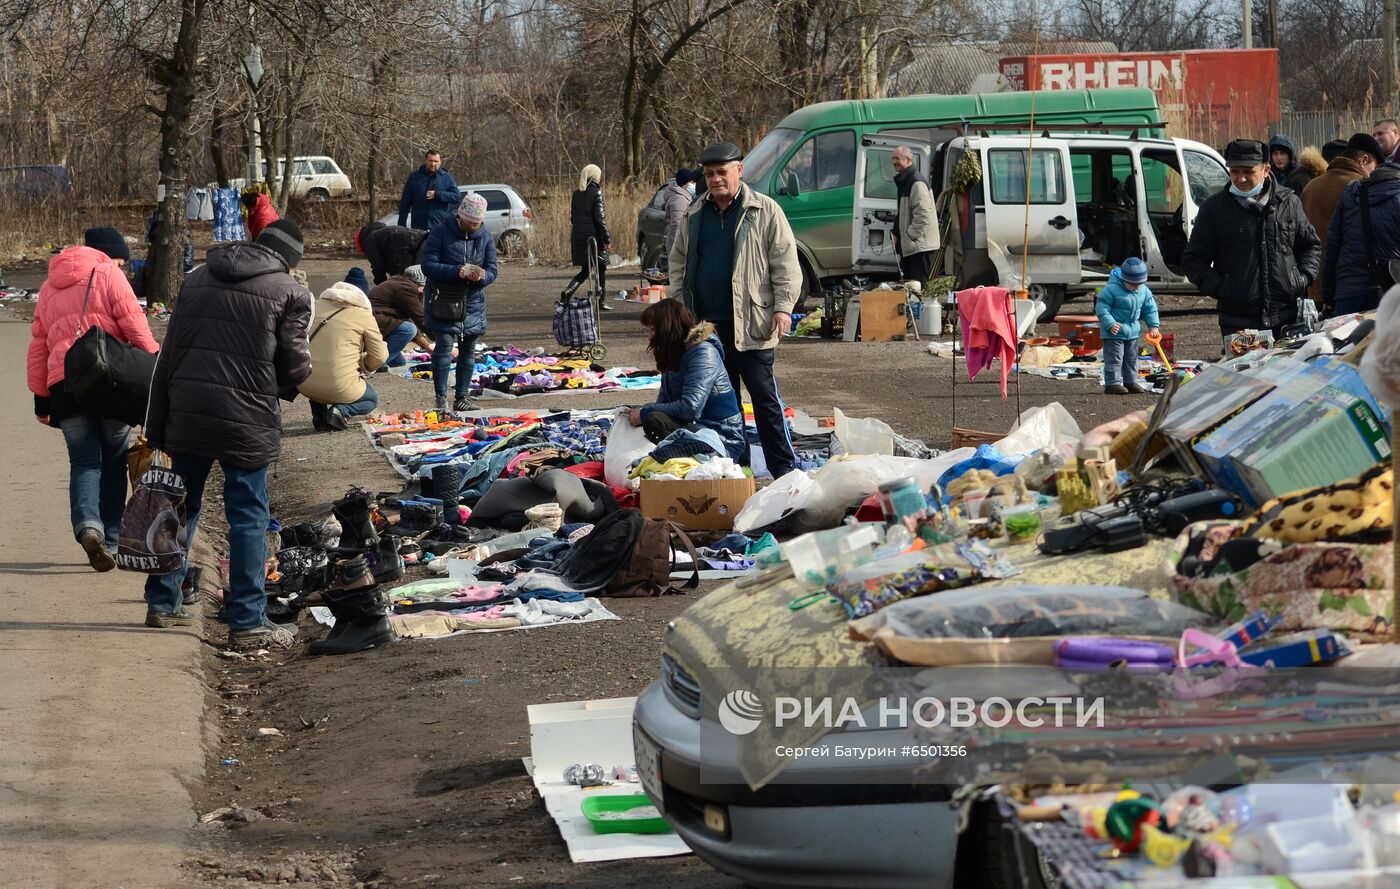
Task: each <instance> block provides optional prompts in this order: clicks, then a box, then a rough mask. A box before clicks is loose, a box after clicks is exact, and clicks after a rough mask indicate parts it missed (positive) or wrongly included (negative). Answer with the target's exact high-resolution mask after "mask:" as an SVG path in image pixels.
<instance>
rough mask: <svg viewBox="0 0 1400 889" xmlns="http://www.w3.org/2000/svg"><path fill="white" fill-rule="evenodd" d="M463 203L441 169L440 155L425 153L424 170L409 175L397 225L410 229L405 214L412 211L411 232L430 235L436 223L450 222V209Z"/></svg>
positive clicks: (434, 150)
mask: <svg viewBox="0 0 1400 889" xmlns="http://www.w3.org/2000/svg"><path fill="white" fill-rule="evenodd" d="M461 200H462V192H461V190H459V189H458V188H457V181H456V180H455V179H453V178H452V174H451V173H449V172H447V171H446V170H444V169H443V168H442V152H441V151H438V150H437V149H436V148H430V149H428V152H427V154H424V155H423V166H421V167H419V168H418V169H416V170H414V171H413V172H412V173H409V174H408V181H407V182H405V183H404V184H403V197H401V198H399V225H409V221H408V214H409V211H410V210H412V211H413V223H412V225H411V227H412V228H416V229H418V230H419V231H425V232H426V231H432V230H433V229H434V228H436V227H437V225H438V223H440V222H442V221H443V220H445V219H450V218H451V216H452V211H453V209H454V208H455V207H456V206H457V204H459V203H460V202H461Z"/></svg>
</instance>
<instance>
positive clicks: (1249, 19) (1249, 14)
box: [1243, 0, 1390, 49]
mask: <svg viewBox="0 0 1400 889" xmlns="http://www.w3.org/2000/svg"><path fill="white" fill-rule="evenodd" d="M1243 2H1244V48H1245V49H1254V4H1253V3H1252V2H1251V0H1243ZM1386 2H1390V0H1386Z"/></svg>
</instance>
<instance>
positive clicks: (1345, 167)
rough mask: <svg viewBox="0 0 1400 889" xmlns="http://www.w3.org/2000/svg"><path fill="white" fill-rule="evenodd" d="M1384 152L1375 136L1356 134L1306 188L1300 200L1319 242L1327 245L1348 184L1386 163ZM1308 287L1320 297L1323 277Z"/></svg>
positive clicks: (1310, 291) (1313, 293)
mask: <svg viewBox="0 0 1400 889" xmlns="http://www.w3.org/2000/svg"><path fill="white" fill-rule="evenodd" d="M1384 157H1385V150H1384V149H1383V148H1381V144H1380V143H1379V142H1377V141H1376V139H1375V137H1374V136H1370V135H1367V134H1366V133H1356V134H1354V135H1352V137H1351V138H1350V139H1348V140H1347V147H1346V151H1344V152H1342V154H1341V155H1340V156H1339V157H1335V158H1333V159H1332V162H1331V163H1330V164H1328V166H1327V171H1326V172H1324V173H1323V174H1322V175H1320V176H1318V177H1317V178H1315V179H1313V181H1311V182H1309V183H1308V184H1307V185H1306V186H1304V187H1303V193H1302V194H1301V195H1299V197H1300V198H1301V199H1302V201H1303V212H1304V213H1305V214H1307V217H1308V221H1309V222H1311V223H1312V227H1313V228H1314V229H1315V230H1316V231H1317V237H1318V240H1319V241H1321V242H1322V243H1323V244H1326V243H1327V227H1328V225H1329V224H1331V222H1332V214H1333V213H1335V212H1337V204H1338V203H1339V202H1340V201H1341V199H1342V192H1343V191H1345V190H1346V187H1347V183H1349V182H1355V181H1356V180H1358V179H1365V178H1366V177H1368V176H1370V175H1371V173H1373V172H1374V171H1375V169H1376V167H1378V166H1380V165H1381V163H1383V159H1384ZM1318 277H1319V280H1317V281H1314V282H1313V283H1312V286H1311V287H1309V288H1308V293H1309V294H1311V295H1312V297H1313V298H1314V299H1317V298H1318V297H1319V296H1320V295H1321V289H1320V284H1321V276H1320V275H1319V276H1318Z"/></svg>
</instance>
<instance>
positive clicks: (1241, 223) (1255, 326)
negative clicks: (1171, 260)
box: [1182, 139, 1322, 338]
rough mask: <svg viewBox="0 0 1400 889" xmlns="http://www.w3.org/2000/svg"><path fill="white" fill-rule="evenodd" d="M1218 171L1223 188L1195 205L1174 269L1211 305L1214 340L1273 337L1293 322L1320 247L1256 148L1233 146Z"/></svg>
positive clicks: (1244, 142)
mask: <svg viewBox="0 0 1400 889" xmlns="http://www.w3.org/2000/svg"><path fill="white" fill-rule="evenodd" d="M1225 163H1226V165H1227V166H1228V167H1229V168H1230V187H1229V188H1228V189H1226V190H1225V191H1222V192H1219V193H1218V194H1214V195H1211V197H1210V198H1208V199H1207V200H1206V202H1205V203H1204V204H1202V205H1201V209H1200V212H1199V213H1197V214H1196V221H1195V226H1194V228H1193V229H1192V231H1191V241H1190V243H1189V244H1187V246H1186V252H1185V254H1184V255H1183V256H1182V265H1184V266H1185V268H1186V276H1187V277H1188V278H1190V279H1191V283H1192V284H1195V285H1196V287H1198V288H1199V289H1200V291H1201V293H1204V294H1205V295H1206V296H1210V297H1213V298H1214V299H1215V301H1216V303H1217V304H1218V312H1219V318H1220V333H1221V336H1222V337H1224V338H1228V337H1229V336H1230V334H1233V333H1237V332H1239V331H1241V330H1246V329H1251V330H1271V331H1273V333H1274V335H1275V336H1277V335H1278V333H1279V331H1280V330H1281V329H1282V328H1283V327H1286V326H1287V325H1289V324H1292V323H1293V322H1294V321H1296V320H1297V317H1298V300H1300V299H1302V298H1303V297H1305V296H1306V295H1307V289H1308V285H1309V284H1311V283H1312V280H1313V279H1314V278H1316V277H1317V270H1318V264H1319V262H1320V260H1321V258H1322V250H1321V244H1320V243H1319V242H1318V239H1317V232H1315V231H1313V227H1312V223H1310V222H1308V217H1307V215H1306V214H1305V213H1304V212H1303V204H1302V201H1300V200H1299V199H1298V195H1297V194H1295V193H1294V192H1293V191H1292V190H1291V189H1289V188H1286V187H1284V186H1282V185H1280V184H1278V182H1277V181H1276V180H1275V179H1273V178H1272V177H1271V176H1270V175H1269V162H1268V155H1267V152H1266V149H1265V146H1264V143H1263V142H1256V141H1254V140H1252V139H1236V140H1235V141H1233V142H1231V143H1230V144H1229V145H1227V146H1226V147H1225Z"/></svg>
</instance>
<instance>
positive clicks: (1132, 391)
mask: <svg viewBox="0 0 1400 889" xmlns="http://www.w3.org/2000/svg"><path fill="white" fill-rule="evenodd" d="M1123 388H1124V389H1127V390H1128V394H1129V395H1146V394H1147V390H1146V389H1144V388H1143V387H1141V386H1139V385H1138V384H1137V383H1129V384H1127V385H1126V386H1124V387H1123Z"/></svg>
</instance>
